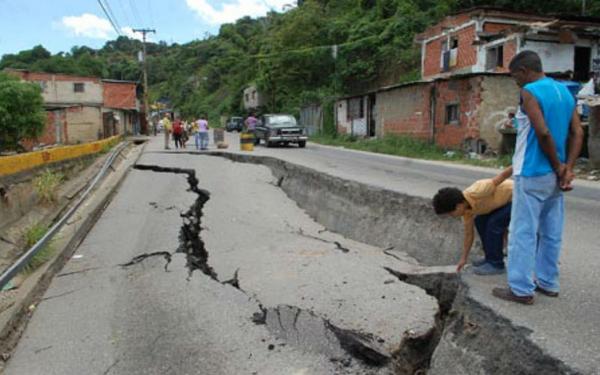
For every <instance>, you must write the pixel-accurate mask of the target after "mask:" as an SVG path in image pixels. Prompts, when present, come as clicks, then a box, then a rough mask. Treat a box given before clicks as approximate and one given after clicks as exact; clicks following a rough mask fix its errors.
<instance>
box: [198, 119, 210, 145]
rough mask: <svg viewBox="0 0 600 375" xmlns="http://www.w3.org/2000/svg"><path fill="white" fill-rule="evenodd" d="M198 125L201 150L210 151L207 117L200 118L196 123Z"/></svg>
mask: <svg viewBox="0 0 600 375" xmlns="http://www.w3.org/2000/svg"><path fill="white" fill-rule="evenodd" d="M196 124H197V125H198V138H199V140H200V150H208V121H207V120H206V116H205V115H202V116H200V119H199V120H198V121H196ZM196 147H197V146H196Z"/></svg>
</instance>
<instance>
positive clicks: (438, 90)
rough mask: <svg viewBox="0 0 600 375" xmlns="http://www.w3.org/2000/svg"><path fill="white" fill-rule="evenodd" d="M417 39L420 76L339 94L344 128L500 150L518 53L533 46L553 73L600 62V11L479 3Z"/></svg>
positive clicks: (512, 103) (514, 98)
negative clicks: (561, 12)
mask: <svg viewBox="0 0 600 375" xmlns="http://www.w3.org/2000/svg"><path fill="white" fill-rule="evenodd" d="M415 41H416V42H417V43H418V44H419V45H420V46H421V76H422V77H421V78H422V80H421V81H418V82H411V83H407V84H402V85H396V86H390V87H383V88H381V89H379V90H376V91H374V92H368V93H364V94H361V95H354V96H350V97H346V98H342V99H340V100H338V102H337V103H336V112H335V114H336V124H337V127H338V131H340V132H342V133H351V134H355V135H358V136H382V135H385V134H405V135H410V136H413V137H417V138H420V139H426V140H430V141H431V142H435V143H436V144H438V145H440V146H442V147H447V148H464V149H465V150H467V151H475V152H479V153H482V152H485V151H486V150H499V149H500V147H501V144H502V143H503V138H504V137H505V134H502V133H500V132H499V128H500V127H501V125H502V124H503V123H504V122H505V121H506V120H507V117H508V114H509V113H510V112H513V111H515V109H516V107H517V105H518V102H519V89H518V87H517V85H516V84H515V83H514V82H513V80H512V79H511V77H510V76H509V74H508V64H509V62H510V60H511V59H512V58H513V57H514V56H515V54H517V53H518V52H520V51H523V50H533V51H535V52H537V53H538V54H539V55H540V57H541V58H542V62H543V64H544V70H545V71H546V72H547V73H550V74H551V75H555V76H557V77H560V78H564V79H572V80H575V81H585V80H587V79H589V74H590V72H591V71H592V70H594V69H595V68H597V69H600V58H599V57H600V49H599V47H598V43H599V42H600V19H595V18H589V17H564V18H562V17H561V18H556V17H549V16H538V15H531V14H526V13H519V12H511V11H504V10H500V9H495V8H474V9H469V10H465V11H463V12H460V13H458V14H455V15H452V16H448V17H446V18H445V19H443V20H442V21H441V22H439V23H438V24H436V25H434V26H431V27H430V28H428V29H427V30H425V31H424V32H423V33H421V34H419V35H417V36H416V38H415ZM356 108H358V109H356Z"/></svg>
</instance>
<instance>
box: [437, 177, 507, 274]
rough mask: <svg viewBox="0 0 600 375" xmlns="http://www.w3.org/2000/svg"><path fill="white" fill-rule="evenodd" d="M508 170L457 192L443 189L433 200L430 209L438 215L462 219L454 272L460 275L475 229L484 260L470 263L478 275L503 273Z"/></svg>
mask: <svg viewBox="0 0 600 375" xmlns="http://www.w3.org/2000/svg"><path fill="white" fill-rule="evenodd" d="M511 174H512V168H511V167H508V168H506V169H505V170H504V171H502V172H501V173H500V174H499V175H497V176H496V177H494V178H490V179H485V180H479V181H476V182H475V183H474V184H472V185H471V186H469V187H468V188H467V189H466V190H464V191H460V190H459V189H457V188H452V187H447V188H443V189H440V190H439V191H438V192H437V194H436V195H435V196H434V197H433V208H434V210H435V213H436V214H438V215H443V214H447V215H450V216H452V217H462V218H463V222H464V226H465V229H464V241H463V250H462V256H461V257H460V261H459V262H458V265H457V266H456V271H457V272H460V271H461V270H462V268H463V267H464V266H465V264H466V263H467V260H468V259H469V253H470V252H471V248H472V247H473V241H474V239H475V228H476V229H477V233H478V234H479V238H481V243H482V244H483V252H484V253H485V258H484V259H483V260H480V261H476V262H473V265H474V266H475V268H474V272H475V273H476V274H478V275H496V274H500V273H504V253H503V248H504V238H505V233H506V231H507V230H508V225H509V223H510V211H511V201H512V190H513V181H512V180H509V179H508V178H509V177H510V176H511Z"/></svg>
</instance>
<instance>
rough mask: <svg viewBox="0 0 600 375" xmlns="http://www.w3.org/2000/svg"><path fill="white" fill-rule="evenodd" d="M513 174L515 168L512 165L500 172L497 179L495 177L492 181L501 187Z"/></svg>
mask: <svg viewBox="0 0 600 375" xmlns="http://www.w3.org/2000/svg"><path fill="white" fill-rule="evenodd" d="M512 174H513V168H512V165H511V166H509V167H506V168H504V170H503V171H502V172H500V173H499V174H498V175H497V176H496V177H494V178H493V179H492V182H493V183H494V185H495V186H498V185H500V184H501V183H503V182H504V181H506V179H507V178H510V177H511V176H512Z"/></svg>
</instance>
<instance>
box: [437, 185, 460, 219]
mask: <svg viewBox="0 0 600 375" xmlns="http://www.w3.org/2000/svg"><path fill="white" fill-rule="evenodd" d="M464 201H465V196H464V195H463V193H462V191H460V190H459V189H457V188H453V187H447V188H443V189H440V190H439V191H438V192H437V194H436V195H435V196H434V197H433V209H434V210H435V213H436V214H438V215H442V214H449V213H450V212H452V211H454V210H455V209H456V206H458V205H459V204H460V203H463V202H464Z"/></svg>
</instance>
